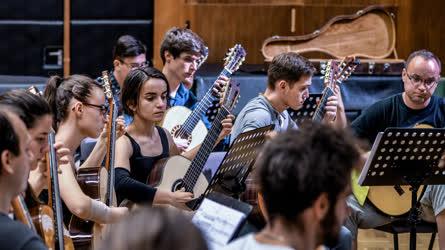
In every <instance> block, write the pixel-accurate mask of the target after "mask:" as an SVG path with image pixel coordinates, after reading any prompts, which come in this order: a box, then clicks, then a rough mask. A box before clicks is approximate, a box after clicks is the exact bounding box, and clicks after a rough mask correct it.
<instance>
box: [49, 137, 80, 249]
mask: <svg viewBox="0 0 445 250" xmlns="http://www.w3.org/2000/svg"><path fill="white" fill-rule="evenodd" d="M54 143H55V134H54V132H50V133H49V134H48V144H49V152H48V159H47V160H48V161H47V162H48V171H49V176H50V178H49V181H48V194H49V205H50V206H51V207H52V209H53V211H54V213H55V215H56V216H55V223H54V232H55V241H56V249H74V244H73V241H72V239H71V236H70V235H69V233H68V231H67V230H66V228H65V225H64V224H63V210H62V201H61V199H60V191H59V176H58V174H59V166H58V164H57V158H56V149H55V148H54Z"/></svg>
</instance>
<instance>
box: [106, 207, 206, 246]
mask: <svg viewBox="0 0 445 250" xmlns="http://www.w3.org/2000/svg"><path fill="white" fill-rule="evenodd" d="M99 249H101V250H118V249H119V250H125V249H131V250H138V249H163V250H206V249H208V248H207V245H206V242H205V241H204V238H203V236H202V234H201V231H200V230H199V229H198V228H196V226H195V225H193V224H192V222H191V221H190V219H188V218H186V217H185V216H184V215H183V214H182V213H181V212H179V211H177V210H174V209H168V208H159V207H155V208H150V207H142V208H140V209H139V210H137V211H135V212H134V213H132V214H130V216H129V217H127V218H125V219H124V220H122V221H121V222H120V223H118V224H116V225H114V226H113V227H112V230H111V232H110V233H109V234H108V235H107V236H106V237H105V239H104V241H103V242H102V244H101V246H100V248H99Z"/></svg>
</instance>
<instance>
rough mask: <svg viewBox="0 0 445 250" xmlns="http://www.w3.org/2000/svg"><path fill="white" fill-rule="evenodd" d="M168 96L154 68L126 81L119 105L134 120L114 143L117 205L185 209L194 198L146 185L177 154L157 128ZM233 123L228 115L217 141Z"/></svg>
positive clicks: (164, 82)
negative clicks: (155, 170) (157, 167)
mask: <svg viewBox="0 0 445 250" xmlns="http://www.w3.org/2000/svg"><path fill="white" fill-rule="evenodd" d="M168 93H169V89H168V82H167V79H166V78H165V76H164V74H162V73H161V72H160V71H159V70H157V69H154V68H150V67H144V68H136V69H134V70H132V71H131V72H130V73H129V74H128V76H127V78H126V79H125V82H124V86H123V88H122V102H121V103H122V106H123V109H124V113H126V114H129V115H131V116H133V118H134V119H133V122H132V123H131V124H130V125H129V126H128V127H127V133H126V134H125V136H122V137H121V138H119V139H118V140H117V142H116V181H115V187H116V195H117V200H118V202H119V203H120V202H121V201H123V200H124V199H128V200H130V201H132V202H135V203H151V204H170V205H173V206H176V207H184V203H185V202H187V201H190V200H191V199H192V198H193V194H192V193H188V192H183V191H176V192H170V191H164V190H157V189H156V188H153V187H151V186H149V185H146V184H145V181H146V180H147V177H148V176H149V175H150V172H151V170H152V168H153V166H154V165H155V163H156V162H157V161H158V160H159V159H162V158H165V157H168V156H173V155H178V154H179V150H178V148H177V146H176V145H175V143H174V142H173V139H172V137H171V135H170V133H168V131H167V130H165V129H163V128H161V127H158V126H156V123H158V122H160V121H161V120H162V118H163V117H164V113H165V111H166V109H167V103H168ZM232 120H233V116H232V115H230V116H228V117H227V118H226V119H224V120H223V121H222V125H223V130H222V132H221V134H220V135H219V138H218V141H220V140H221V139H222V138H224V136H225V135H227V134H229V133H230V131H231V128H232ZM197 151H198V149H197V148H195V149H192V150H190V151H188V152H185V153H183V156H185V157H187V158H188V159H193V158H194V156H195V155H196V153H197Z"/></svg>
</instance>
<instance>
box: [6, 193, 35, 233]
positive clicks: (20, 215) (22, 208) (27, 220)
mask: <svg viewBox="0 0 445 250" xmlns="http://www.w3.org/2000/svg"><path fill="white" fill-rule="evenodd" d="M11 205H12V208H13V209H14V214H15V216H16V217H17V219H18V220H20V221H21V222H23V223H24V224H25V225H27V226H28V227H29V228H30V229H31V230H32V231H34V232H37V230H36V228H35V226H34V223H33V221H32V217H31V214H30V213H29V210H28V207H27V206H26V204H25V200H24V199H23V196H22V195H18V196H17V197H15V198H14V199H13V200H12V202H11Z"/></svg>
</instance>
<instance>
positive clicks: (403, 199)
mask: <svg viewBox="0 0 445 250" xmlns="http://www.w3.org/2000/svg"><path fill="white" fill-rule="evenodd" d="M414 127H415V128H433V127H432V126H430V125H426V124H418V125H416V126H414ZM354 184H355V185H357V184H356V183H354ZM425 188H426V186H423V185H422V186H420V187H419V190H418V191H417V197H418V199H417V201H420V199H421V198H422V195H423V193H424V191H425ZM366 198H367V199H368V201H369V202H370V203H371V204H372V205H373V206H374V207H376V208H377V209H378V210H380V211H381V212H383V213H384V214H387V215H390V216H395V217H398V216H404V215H406V214H408V212H409V210H410V208H411V191H410V186H409V185H397V186H392V187H390V186H370V187H369V191H368V196H367V197H366Z"/></svg>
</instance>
